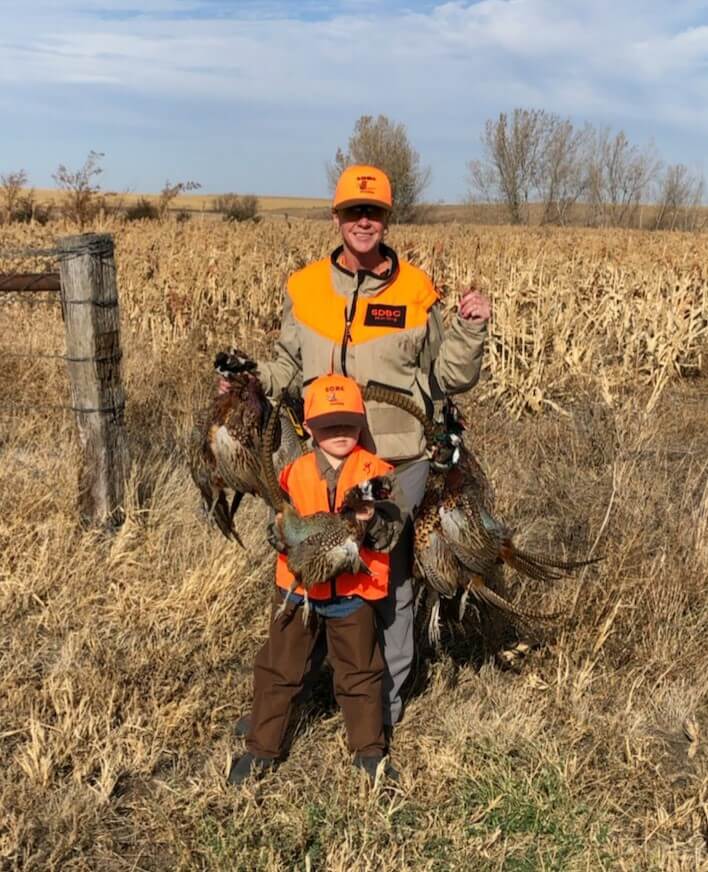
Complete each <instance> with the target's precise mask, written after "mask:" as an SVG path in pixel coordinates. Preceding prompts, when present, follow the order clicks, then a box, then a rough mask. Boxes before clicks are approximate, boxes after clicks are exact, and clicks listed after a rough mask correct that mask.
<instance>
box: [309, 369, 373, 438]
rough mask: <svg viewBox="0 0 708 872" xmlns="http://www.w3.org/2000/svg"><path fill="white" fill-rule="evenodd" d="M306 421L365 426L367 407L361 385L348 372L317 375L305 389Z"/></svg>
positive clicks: (313, 425)
mask: <svg viewBox="0 0 708 872" xmlns="http://www.w3.org/2000/svg"><path fill="white" fill-rule="evenodd" d="M305 423H306V424H308V425H309V426H310V427H333V426H335V425H337V424H344V425H348V426H354V427H363V426H364V425H365V424H366V411H365V409H364V400H363V399H362V396H361V391H360V390H359V385H358V384H357V383H356V382H355V381H354V379H351V378H348V377H347V376H344V375H322V376H320V377H319V378H316V379H315V380H314V381H313V382H311V383H310V384H309V385H308V386H307V388H306V389H305Z"/></svg>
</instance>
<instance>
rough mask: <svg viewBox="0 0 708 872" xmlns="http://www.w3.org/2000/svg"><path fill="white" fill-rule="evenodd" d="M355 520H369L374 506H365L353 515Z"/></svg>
mask: <svg viewBox="0 0 708 872" xmlns="http://www.w3.org/2000/svg"><path fill="white" fill-rule="evenodd" d="M354 517H355V518H356V519H357V521H370V520H371V519H372V518H373V517H374V507H373V506H366V507H365V508H363V509H359V511H358V512H357V513H356V514H355V515H354Z"/></svg>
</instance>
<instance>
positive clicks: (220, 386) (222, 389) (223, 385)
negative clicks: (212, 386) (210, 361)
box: [216, 378, 231, 394]
mask: <svg viewBox="0 0 708 872" xmlns="http://www.w3.org/2000/svg"><path fill="white" fill-rule="evenodd" d="M230 387H231V383H230V382H229V381H228V379H225V378H220V379H218V381H217V382H216V390H217V393H219V394H227V393H228V392H229V388H230Z"/></svg>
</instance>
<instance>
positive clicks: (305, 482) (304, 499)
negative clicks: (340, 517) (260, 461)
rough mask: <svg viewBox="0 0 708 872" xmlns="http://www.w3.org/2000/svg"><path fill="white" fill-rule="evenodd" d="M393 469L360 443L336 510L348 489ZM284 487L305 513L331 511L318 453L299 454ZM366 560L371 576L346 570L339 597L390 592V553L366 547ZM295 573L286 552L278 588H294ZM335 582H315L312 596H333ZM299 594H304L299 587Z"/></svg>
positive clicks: (342, 477) (346, 467)
mask: <svg viewBox="0 0 708 872" xmlns="http://www.w3.org/2000/svg"><path fill="white" fill-rule="evenodd" d="M392 469H393V467H392V466H391V464H389V463H386V461H385V460H381V458H380V457H377V456H376V455H375V454H371V453H370V452H369V451H366V450H365V449H364V448H362V447H361V446H360V445H357V446H356V448H355V449H354V450H353V451H352V453H351V454H350V455H349V456H348V457H347V458H346V459H345V460H344V462H343V467H342V470H341V472H340V473H339V479H338V480H337V491H336V495H335V503H334V510H335V511H338V510H339V509H340V508H341V505H342V502H343V500H344V495H345V494H346V492H347V491H348V490H349V489H350V488H352V487H354V485H356V484H360V483H361V482H362V481H366V479H367V478H373V477H374V476H376V475H385V474H386V473H387V472H390V471H391V470H392ZM280 486H281V487H282V488H283V490H284V491H285V492H286V493H287V494H288V495H289V497H290V500H291V502H292V504H293V506H294V507H295V508H296V509H297V510H298V512H299V513H300V514H301V515H314V514H315V512H328V511H329V510H330V509H329V499H328V494H327V482H326V481H325V480H324V478H321V477H320V472H319V470H318V468H317V459H316V458H315V454H314V452H312V451H310V452H309V453H308V454H305V455H303V456H302V457H298V459H297V460H295V461H293V462H292V463H290V464H289V465H288V466H286V467H285V469H284V470H283V471H282V472H281V473H280ZM360 554H361V559H362V561H363V563H365V564H366V566H367V567H368V568H369V571H370V572H371V575H370V576H369V575H365V574H364V573H363V572H358V573H356V574H353V573H349V572H345V573H342V574H341V575H338V576H337V579H336V581H335V584H334V592H335V594H336V595H337V596H353V595H357V596H360V597H362V598H363V599H367V600H377V599H383V598H384V597H385V596H386V594H387V593H388V566H389V557H388V554H382V553H381V552H380V551H372V550H370V549H368V548H362V549H361V551H360ZM294 578H295V576H294V575H293V574H292V572H290V570H289V569H288V561H287V558H286V556H285V555H284V554H279V555H278V563H277V565H276V569H275V581H276V583H277V585H278V587H282V588H284V589H285V590H288V589H289V588H290V585H291V584H292V582H293V580H294ZM332 588H333V585H332V583H331V582H330V581H324V582H322V583H321V584H314V585H313V586H312V587H311V588H310V590H309V591H308V596H309V597H310V598H311V599H329V598H330V597H331V596H332ZM295 593H299V594H301V595H302V594H303V593H304V591H303V589H302V588H301V587H300V586H298V587H296V588H295Z"/></svg>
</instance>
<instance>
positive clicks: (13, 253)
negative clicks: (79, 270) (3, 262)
mask: <svg viewBox="0 0 708 872" xmlns="http://www.w3.org/2000/svg"><path fill="white" fill-rule="evenodd" d="M109 250H110V251H111V252H112V250H113V241H112V239H111V238H110V237H108V238H107V237H106V236H105V235H101V234H97V235H94V237H93V238H89V239H85V240H82V242H81V244H80V245H79V246H78V247H77V248H73V247H71V248H57V247H55V248H0V259H2V258H13V257H56V258H59V260H71V259H73V258H75V257H83V256H84V255H86V254H108V253H109Z"/></svg>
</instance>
